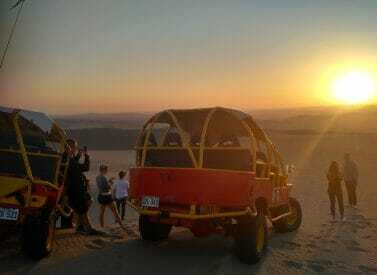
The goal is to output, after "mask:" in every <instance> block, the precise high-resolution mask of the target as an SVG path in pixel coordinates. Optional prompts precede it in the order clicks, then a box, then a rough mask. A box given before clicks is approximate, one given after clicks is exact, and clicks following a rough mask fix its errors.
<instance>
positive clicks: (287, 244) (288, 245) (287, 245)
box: [281, 241, 301, 250]
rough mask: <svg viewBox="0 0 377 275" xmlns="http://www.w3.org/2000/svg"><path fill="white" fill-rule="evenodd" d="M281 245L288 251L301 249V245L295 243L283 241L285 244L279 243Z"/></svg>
mask: <svg viewBox="0 0 377 275" xmlns="http://www.w3.org/2000/svg"><path fill="white" fill-rule="evenodd" d="M281 244H282V246H283V248H285V249H288V250H293V249H296V248H300V247H301V244H299V243H296V242H289V241H285V242H281Z"/></svg>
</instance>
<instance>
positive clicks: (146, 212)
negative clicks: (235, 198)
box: [127, 202, 256, 220]
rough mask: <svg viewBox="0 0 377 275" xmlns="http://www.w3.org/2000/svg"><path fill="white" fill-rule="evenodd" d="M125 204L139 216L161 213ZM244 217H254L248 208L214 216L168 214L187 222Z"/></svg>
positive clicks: (129, 203) (170, 216)
mask: <svg viewBox="0 0 377 275" xmlns="http://www.w3.org/2000/svg"><path fill="white" fill-rule="evenodd" d="M127 204H128V205H129V206H130V207H131V208H133V209H135V211H136V212H138V213H139V214H141V215H148V216H159V215H161V213H162V212H161V211H159V210H148V209H143V208H141V207H138V206H136V205H133V204H132V203H131V202H127ZM245 215H254V216H255V215H256V213H253V212H252V211H251V209H250V208H249V207H247V208H246V209H245V210H243V211H235V212H224V213H216V214H202V215H200V214H191V213H190V214H182V213H175V212H169V218H177V219H187V220H200V219H216V218H231V217H240V216H245Z"/></svg>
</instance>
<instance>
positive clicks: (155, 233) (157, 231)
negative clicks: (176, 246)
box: [139, 215, 172, 241]
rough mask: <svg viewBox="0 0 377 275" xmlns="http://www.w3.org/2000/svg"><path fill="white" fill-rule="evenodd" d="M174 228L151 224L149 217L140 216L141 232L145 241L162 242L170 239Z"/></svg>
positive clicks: (167, 225) (166, 225)
mask: <svg viewBox="0 0 377 275" xmlns="http://www.w3.org/2000/svg"><path fill="white" fill-rule="evenodd" d="M171 228H172V226H171V225H169V224H163V223H155V222H151V221H150V219H149V216H146V215H140V217H139V232H140V235H141V237H142V239H143V240H146V241H161V240H164V239H167V238H168V237H169V234H170V231H171Z"/></svg>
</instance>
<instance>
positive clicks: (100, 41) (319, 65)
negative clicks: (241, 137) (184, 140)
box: [0, 0, 377, 114]
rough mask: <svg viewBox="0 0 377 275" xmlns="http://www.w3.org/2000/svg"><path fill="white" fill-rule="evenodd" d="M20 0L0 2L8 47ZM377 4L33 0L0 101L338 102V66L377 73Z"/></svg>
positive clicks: (122, 108)
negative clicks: (13, 7)
mask: <svg viewBox="0 0 377 275" xmlns="http://www.w3.org/2000/svg"><path fill="white" fill-rule="evenodd" d="M14 2H16V1H11V0H1V1H0V47H1V51H2V50H3V49H4V47H5V42H6V39H7V36H8V34H9V31H10V28H11V24H12V22H13V20H14V18H15V15H16V10H12V11H9V7H10V6H11V5H12V3H14ZM376 14H377V1H376V0H362V1H352V0H331V1H329V0H317V1H309V0H308V1H304V0H295V1H294V0H290V1H288V0H287V1H281V0H275V1H272V0H269V1H256V0H254V1H253V0H231V1H230V0H213V1H212V0H207V1H205V0H200V1H199V0H198V1H196V0H191V1H190V0H179V1H177V0H150V1H144V0H138V1H137V0H134V1H130V0H128V1H126V0H117V1H115V0H107V1H105V0H101V1H100V0H80V1H77V0H64V1H63V0H26V3H25V6H24V9H23V11H22V14H21V19H20V21H19V25H18V27H17V30H16V33H15V36H14V40H13V41H12V44H11V47H10V49H9V52H8V56H7V58H6V61H5V65H4V67H3V68H2V69H0V105H6V106H16V107H22V108H28V109H35V110H40V111H45V112H48V113H51V114H71V113H87V112H101V113H103V112H130V111H132V112H133V111H157V110H160V109H165V108H191V107H203V106H214V105H222V106H229V107H234V108H240V109H253V108H258V109H260V108H283V107H303V106H320V105H330V104H338V103H339V102H336V101H335V100H334V99H333V98H332V97H331V96H330V93H331V91H330V89H331V83H332V81H334V79H335V78H336V77H337V76H338V75H341V74H342V73H344V72H347V71H350V70H362V71H366V72H368V73H369V74H370V75H371V76H372V77H374V78H375V79H377V16H376ZM373 100H374V101H375V99H373Z"/></svg>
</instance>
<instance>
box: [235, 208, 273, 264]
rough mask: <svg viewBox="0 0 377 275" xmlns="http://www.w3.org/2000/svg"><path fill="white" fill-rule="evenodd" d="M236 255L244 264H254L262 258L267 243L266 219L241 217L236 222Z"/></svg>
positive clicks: (262, 216) (262, 217)
mask: <svg viewBox="0 0 377 275" xmlns="http://www.w3.org/2000/svg"><path fill="white" fill-rule="evenodd" d="M235 243H236V254H237V256H238V258H239V259H240V261H241V262H243V263H245V264H249V265H251V264H256V263H257V262H259V261H260V259H261V258H262V257H263V254H264V252H265V250H266V247H267V243H268V230H267V224H266V217H265V216H264V215H261V214H258V215H257V216H256V217H251V216H247V217H242V218H241V219H239V220H238V225H237V230H236V235H235Z"/></svg>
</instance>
